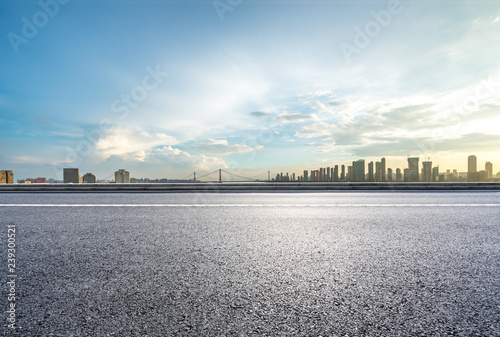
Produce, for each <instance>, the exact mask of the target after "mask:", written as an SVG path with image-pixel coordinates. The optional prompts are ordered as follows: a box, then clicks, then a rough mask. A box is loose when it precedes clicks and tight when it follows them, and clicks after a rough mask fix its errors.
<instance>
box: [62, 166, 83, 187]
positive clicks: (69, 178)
mask: <svg viewBox="0 0 500 337" xmlns="http://www.w3.org/2000/svg"><path fill="white" fill-rule="evenodd" d="M63 182H64V183H65V184H70V183H72V184H79V183H80V170H79V169H77V168H64V169H63Z"/></svg>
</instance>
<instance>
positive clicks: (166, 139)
mask: <svg viewBox="0 0 500 337" xmlns="http://www.w3.org/2000/svg"><path fill="white" fill-rule="evenodd" d="M177 143H178V142H177V140H176V139H175V138H174V137H172V136H169V135H167V134H164V133H149V132H134V131H131V130H124V129H115V130H113V131H110V132H108V133H107V134H105V135H104V137H102V138H101V139H99V140H98V141H97V142H96V144H95V154H96V155H97V157H98V158H100V159H101V160H106V159H108V158H109V157H111V156H119V157H122V158H123V159H125V160H133V161H144V160H145V158H146V156H147V153H148V152H149V151H150V150H151V149H152V148H154V147H157V146H161V145H175V144H177Z"/></svg>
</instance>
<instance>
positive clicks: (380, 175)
mask: <svg viewBox="0 0 500 337" xmlns="http://www.w3.org/2000/svg"><path fill="white" fill-rule="evenodd" d="M406 160H407V167H402V168H401V167H395V166H392V167H388V162H387V160H386V158H385V157H382V158H379V161H366V160H365V159H358V160H355V161H352V162H351V165H349V163H348V164H347V165H346V164H343V163H339V164H335V163H333V164H331V165H326V166H324V167H318V168H313V169H306V170H303V171H300V172H299V173H297V172H294V171H288V170H286V169H285V170H281V171H280V172H279V171H277V172H279V173H277V172H271V171H266V172H261V173H260V174H259V175H258V176H255V177H252V178H248V177H243V176H241V175H238V174H234V173H232V172H227V171H226V170H222V169H217V170H216V171H214V172H219V171H223V172H225V173H227V174H230V175H233V180H234V177H238V178H241V179H243V180H244V181H245V180H247V179H248V180H252V179H254V180H260V181H270V180H273V181H275V180H276V181H330V182H339V181H351V182H397V181H401V182H403V181H405V182H438V181H442V180H443V179H444V180H443V181H455V180H456V179H465V180H467V181H470V182H477V181H487V180H489V179H498V178H499V177H500V171H498V172H497V173H494V168H493V164H492V162H490V161H487V162H485V163H484V168H483V166H481V165H479V166H478V162H477V156H476V155H469V156H468V157H467V170H466V171H459V170H457V169H456V168H453V169H449V168H446V169H440V167H439V163H438V162H434V163H433V162H432V161H430V158H427V160H424V161H422V162H420V158H419V157H410V156H407V158H406ZM419 163H421V164H419ZM79 171H80V168H64V169H63V172H62V174H63V178H62V180H60V179H58V178H48V179H47V178H45V177H38V178H30V177H29V178H25V179H17V182H21V183H24V182H27V183H46V182H49V183H54V182H64V183H96V182H118V183H123V182H131V181H132V182H141V183H142V182H148V181H153V182H167V181H189V180H193V181H198V180H197V177H198V178H199V177H200V174H198V176H197V175H196V174H197V172H193V173H190V174H188V176H186V177H183V178H181V177H169V178H167V177H162V178H158V177H151V178H150V177H144V176H142V177H141V176H139V175H135V176H134V175H131V174H130V172H129V171H127V170H126V169H118V171H115V172H114V173H113V174H112V175H109V176H107V177H96V175H94V174H93V173H92V172H87V173H85V174H84V175H80V173H79ZM0 172H11V174H13V172H12V171H10V170H7V171H0ZM214 172H211V173H210V174H202V177H206V176H210V175H213V174H214ZM301 173H302V174H301ZM264 175H265V176H266V177H267V178H263V176H264ZM441 175H443V177H441ZM69 176H71V178H68V177H69ZM113 176H114V177H115V179H112V177H113ZM334 177H335V178H334ZM284 178H285V179H284ZM450 178H451V180H450ZM207 179H208V178H207ZM217 179H219V178H217ZM212 181H214V180H212ZM226 181H231V180H227V177H226Z"/></svg>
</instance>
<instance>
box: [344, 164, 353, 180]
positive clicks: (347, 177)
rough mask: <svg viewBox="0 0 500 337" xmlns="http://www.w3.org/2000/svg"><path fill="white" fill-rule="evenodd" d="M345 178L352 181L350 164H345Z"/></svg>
mask: <svg viewBox="0 0 500 337" xmlns="http://www.w3.org/2000/svg"><path fill="white" fill-rule="evenodd" d="M345 180H347V181H352V166H347V176H346V177H345Z"/></svg>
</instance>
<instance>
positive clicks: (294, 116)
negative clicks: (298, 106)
mask: <svg viewBox="0 0 500 337" xmlns="http://www.w3.org/2000/svg"><path fill="white" fill-rule="evenodd" d="M315 119H317V117H316V115H315V114H310V115H303V114H301V113H299V112H296V113H290V114H289V113H281V114H279V115H278V116H276V120H278V121H279V122H283V123H299V122H305V121H308V120H315Z"/></svg>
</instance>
